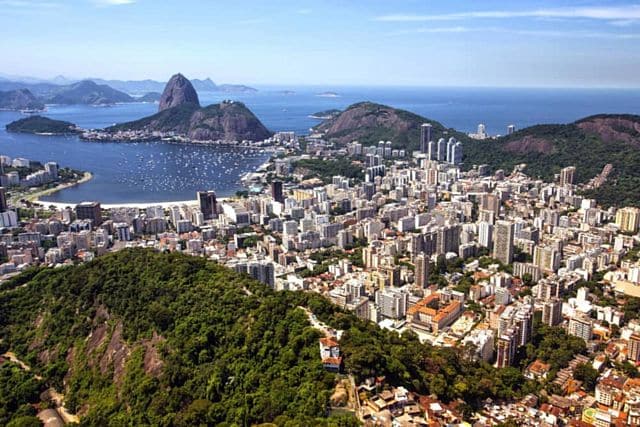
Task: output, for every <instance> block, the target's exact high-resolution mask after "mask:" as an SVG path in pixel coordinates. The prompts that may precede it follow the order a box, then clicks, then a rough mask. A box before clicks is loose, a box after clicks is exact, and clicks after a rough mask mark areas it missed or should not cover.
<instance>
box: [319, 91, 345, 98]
mask: <svg viewBox="0 0 640 427" xmlns="http://www.w3.org/2000/svg"><path fill="white" fill-rule="evenodd" d="M316 96H321V97H323V98H337V97H339V96H340V95H338V94H337V93H336V92H330V91H328V92H321V93H318V94H316Z"/></svg>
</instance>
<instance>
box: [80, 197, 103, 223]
mask: <svg viewBox="0 0 640 427" xmlns="http://www.w3.org/2000/svg"><path fill="white" fill-rule="evenodd" d="M76 217H77V218H78V219H90V220H91V221H93V225H94V226H97V225H100V224H102V208H101V207H100V203H98V202H82V203H78V204H77V205H76Z"/></svg>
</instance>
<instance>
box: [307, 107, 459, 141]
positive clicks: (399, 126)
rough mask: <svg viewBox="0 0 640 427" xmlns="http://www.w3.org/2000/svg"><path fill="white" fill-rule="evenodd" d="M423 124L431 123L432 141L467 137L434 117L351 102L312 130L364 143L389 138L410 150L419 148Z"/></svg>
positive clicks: (331, 136) (343, 139)
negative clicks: (443, 138) (448, 127)
mask: <svg viewBox="0 0 640 427" xmlns="http://www.w3.org/2000/svg"><path fill="white" fill-rule="evenodd" d="M343 118H344V120H342V119H343ZM423 123H431V125H432V129H431V131H432V135H431V139H433V140H436V141H437V140H438V139H439V138H442V137H451V136H453V137H455V138H457V139H459V140H462V141H466V140H468V139H469V138H468V137H467V135H465V134H464V133H461V132H458V131H456V130H454V129H447V128H446V127H445V126H443V125H442V124H441V123H439V122H437V121H435V120H431V119H427V118H424V117H422V116H419V115H418V114H414V113H412V112H410V111H406V110H401V109H398V108H392V107H389V106H387V105H381V104H376V103H373V102H360V103H357V104H353V105H351V106H349V107H348V108H347V109H346V110H344V111H343V112H342V113H341V114H338V115H336V116H335V117H333V118H332V119H330V120H326V121H324V122H322V123H320V124H319V125H318V126H316V128H315V129H316V130H318V131H321V132H326V137H327V138H328V139H329V140H337V141H339V142H351V141H354V140H357V141H359V142H361V143H363V144H365V145H372V144H377V143H378V141H391V142H392V143H393V147H394V148H399V149H405V150H409V151H413V150H417V149H419V148H420V126H421V125H422V124H423Z"/></svg>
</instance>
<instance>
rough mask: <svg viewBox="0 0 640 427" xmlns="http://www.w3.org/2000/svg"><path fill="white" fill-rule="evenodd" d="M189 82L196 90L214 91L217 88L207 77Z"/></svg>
mask: <svg viewBox="0 0 640 427" xmlns="http://www.w3.org/2000/svg"><path fill="white" fill-rule="evenodd" d="M191 84H192V85H193V87H194V88H195V89H196V90H197V91H198V92H215V91H217V90H218V86H216V84H215V83H214V82H213V81H212V80H211V79H210V78H208V77H207V78H206V79H204V80H199V79H193V80H191Z"/></svg>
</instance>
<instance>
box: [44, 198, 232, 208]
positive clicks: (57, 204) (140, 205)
mask: <svg viewBox="0 0 640 427" xmlns="http://www.w3.org/2000/svg"><path fill="white" fill-rule="evenodd" d="M226 200H228V198H226V197H221V198H218V199H217V201H218V202H224V201H226ZM96 201H98V202H99V200H96ZM34 203H38V204H41V205H43V206H44V207H49V206H55V207H56V209H64V208H66V207H72V208H73V207H75V206H76V205H77V204H78V203H65V202H47V201H46V200H36V201H34ZM182 205H187V206H195V205H198V201H197V200H179V201H174V202H131V203H100V206H101V207H102V208H103V209H118V208H137V209H146V208H148V207H151V206H162V207H163V208H165V209H166V208H168V207H171V206H182Z"/></svg>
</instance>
